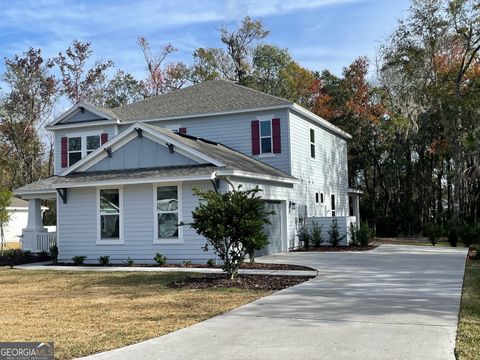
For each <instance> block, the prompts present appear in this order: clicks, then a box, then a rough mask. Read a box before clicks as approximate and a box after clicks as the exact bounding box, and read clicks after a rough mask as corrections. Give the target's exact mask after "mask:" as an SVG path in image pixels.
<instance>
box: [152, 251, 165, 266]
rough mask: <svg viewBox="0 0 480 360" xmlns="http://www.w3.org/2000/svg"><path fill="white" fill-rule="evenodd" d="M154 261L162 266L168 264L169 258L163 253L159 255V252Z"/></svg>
mask: <svg viewBox="0 0 480 360" xmlns="http://www.w3.org/2000/svg"><path fill="white" fill-rule="evenodd" d="M153 260H155V261H156V262H157V264H158V265H161V266H163V265H165V264H166V263H167V258H166V257H165V256H164V255H163V254H162V253H159V252H157V254H156V255H155V257H154V258H153Z"/></svg>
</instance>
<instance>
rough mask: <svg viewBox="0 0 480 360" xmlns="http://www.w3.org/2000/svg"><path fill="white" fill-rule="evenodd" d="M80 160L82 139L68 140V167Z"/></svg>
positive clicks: (73, 138) (72, 138)
mask: <svg viewBox="0 0 480 360" xmlns="http://www.w3.org/2000/svg"><path fill="white" fill-rule="evenodd" d="M81 158H82V138H81V137H80V136H79V137H71V138H68V166H72V165H73V164H75V163H76V162H77V161H79V160H80V159H81Z"/></svg>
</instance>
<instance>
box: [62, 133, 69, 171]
mask: <svg viewBox="0 0 480 360" xmlns="http://www.w3.org/2000/svg"><path fill="white" fill-rule="evenodd" d="M60 145H61V152H62V154H61V158H62V168H66V167H67V166H68V138H67V137H66V136H64V137H62V139H61V144H60Z"/></svg>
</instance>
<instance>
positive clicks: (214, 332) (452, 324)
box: [87, 245, 466, 360]
mask: <svg viewBox="0 0 480 360" xmlns="http://www.w3.org/2000/svg"><path fill="white" fill-rule="evenodd" d="M465 256H466V250H465V249H455V248H440V247H420V246H395V245H384V246H381V247H379V248H377V249H375V250H372V251H366V252H342V253H313V252H310V253H281V254H277V255H270V256H265V257H262V258H259V259H258V261H259V262H270V263H289V264H300V265H306V266H310V267H312V268H315V269H317V270H318V271H319V275H318V276H317V277H316V278H314V279H312V280H310V281H307V282H305V283H303V284H300V285H297V286H294V287H292V288H289V289H285V290H282V291H279V292H277V293H275V294H273V295H271V296H267V297H265V298H262V299H259V300H257V301H255V302H253V303H250V304H247V305H245V306H242V307H240V308H238V309H236V310H234V311H231V312H229V313H227V314H224V315H221V316H217V317H214V318H212V319H210V320H207V321H204V322H201V323H199V324H196V325H193V326H190V327H188V328H185V329H182V330H179V331H176V332H173V333H170V334H167V335H165V336H161V337H159V338H155V339H152V340H148V341H145V342H142V343H139V344H135V345H131V346H127V347H124V348H121V349H117V350H113V351H109V352H105V353H100V354H96V355H92V356H90V357H87V358H88V359H132V360H133V359H142V360H149V359H161V360H167V359H172V360H173V359H174V360H181V359H196V360H200V359H239V360H240V359H255V360H258V359H268V360H271V359H282V360H285V359H302V360H306V359H349V360H351V359H362V360H364V359H382V360H385V359H423V360H428V359H432V360H433V359H435V360H442V359H448V360H454V359H455V357H454V346H455V336H456V329H457V320H458V311H459V306H460V297H461V290H462V282H463V275H464V270H465Z"/></svg>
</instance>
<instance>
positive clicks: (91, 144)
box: [85, 135, 100, 155]
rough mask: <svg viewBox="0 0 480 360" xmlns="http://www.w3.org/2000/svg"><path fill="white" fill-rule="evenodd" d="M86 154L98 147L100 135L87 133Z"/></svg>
mask: <svg viewBox="0 0 480 360" xmlns="http://www.w3.org/2000/svg"><path fill="white" fill-rule="evenodd" d="M85 142H86V151H87V155H88V154H90V153H91V152H92V151H94V150H95V149H98V148H99V147H100V135H89V136H87V137H86V141H85Z"/></svg>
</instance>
